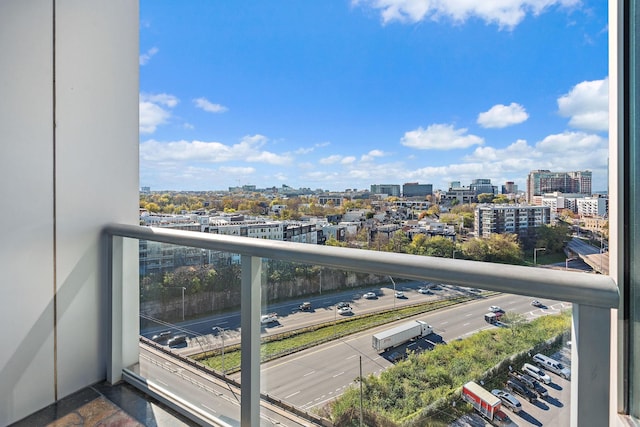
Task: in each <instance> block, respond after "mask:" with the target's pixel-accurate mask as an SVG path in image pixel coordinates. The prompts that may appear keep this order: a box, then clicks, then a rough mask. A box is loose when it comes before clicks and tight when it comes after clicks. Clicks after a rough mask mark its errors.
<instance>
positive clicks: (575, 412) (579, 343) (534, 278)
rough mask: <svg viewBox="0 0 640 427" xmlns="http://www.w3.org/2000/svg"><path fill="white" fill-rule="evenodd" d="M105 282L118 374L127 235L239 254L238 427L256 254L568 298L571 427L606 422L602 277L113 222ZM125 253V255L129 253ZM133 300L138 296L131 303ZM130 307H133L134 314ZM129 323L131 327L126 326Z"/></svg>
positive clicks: (256, 320) (250, 350) (249, 384)
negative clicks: (239, 372) (239, 366)
mask: <svg viewBox="0 0 640 427" xmlns="http://www.w3.org/2000/svg"><path fill="white" fill-rule="evenodd" d="M105 236H106V258H107V266H106V268H107V273H108V274H107V276H108V282H109V283H108V287H109V290H110V293H111V316H112V318H111V323H112V328H111V351H110V353H109V354H110V363H109V370H108V380H109V381H110V382H117V381H120V380H122V379H123V372H124V370H125V368H126V367H127V366H129V365H130V364H132V363H134V362H135V359H136V356H137V355H135V356H132V351H131V349H133V348H137V342H138V336H137V334H132V333H131V332H130V331H131V330H137V329H136V328H131V327H127V322H133V321H137V318H138V317H137V316H138V313H137V311H136V310H138V307H137V305H136V304H132V303H131V302H130V301H127V300H126V298H125V297H124V289H125V285H126V277H125V276H126V274H124V273H123V266H124V265H126V264H127V263H131V262H133V261H135V262H136V263H137V258H136V259H135V260H131V259H127V258H126V257H127V251H126V250H125V247H126V245H125V243H124V241H125V238H133V239H141V240H149V241H156V242H162V243H169V244H175V245H181V246H189V247H194V248H200V249H209V250H216V251H224V252H229V253H235V254H240V256H241V263H242V267H241V271H242V273H241V275H242V277H241V309H240V312H241V325H240V327H241V342H242V356H241V387H242V388H241V396H242V399H241V407H240V415H241V425H242V426H256V427H257V426H258V425H259V424H260V315H261V305H260V303H261V299H260V292H261V287H260V284H261V282H260V280H261V269H262V263H261V259H262V258H270V259H277V260H285V261H290V262H296V263H306V264H315V265H320V266H325V267H331V268H337V269H344V270H350V271H355V272H363V273H374V274H380V275H385V276H392V277H401V278H406V279H415V280H423V281H432V282H442V283H456V284H458V285H461V286H468V287H474V288H482V289H486V290H489V291H497V292H505V293H509V294H516V295H526V296H532V297H537V298H549V299H554V300H561V301H567V302H571V303H572V304H573V321H572V341H573V343H572V350H571V352H572V357H571V359H572V371H573V373H574V374H573V375H572V378H571V425H573V426H578V425H579V426H603V425H608V424H609V419H610V413H609V411H610V407H609V394H610V393H609V391H610V390H609V388H610V334H611V309H612V308H617V307H618V298H619V295H618V288H617V286H616V284H615V282H614V281H613V280H612V279H611V278H610V277H608V276H602V275H597V274H585V273H573V272H566V271H559V270H551V269H536V270H535V271H532V269H531V267H522V266H513V265H503V264H491V263H483V262H475V261H466V260H454V259H445V258H434V257H424V256H416V255H407V254H397V253H387V252H376V251H368V250H360V249H351V248H340V247H327V246H318V245H311V244H303V243H291V242H282V241H272V240H263V239H253V238H246V237H245V238H243V237H235V236H225V235H216V234H207V233H199V232H191V231H179V230H172V229H166V228H148V227H141V226H133V225H120V224H114V225H110V226H108V227H106V229H105ZM130 255H131V254H129V256H130ZM136 303H137V301H136ZM133 311H136V312H133ZM129 326H130V325H129Z"/></svg>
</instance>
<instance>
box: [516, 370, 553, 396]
mask: <svg viewBox="0 0 640 427" xmlns="http://www.w3.org/2000/svg"><path fill="white" fill-rule="evenodd" d="M516 374H517V375H518V379H519V380H520V381H522V383H523V384H524V385H526V386H527V388H529V390H531V391H533V392H535V393H536V394H537V395H538V396H540V397H542V398H545V397H549V391H548V390H547V389H546V388H545V387H544V386H543V385H542V384H540V383H539V382H538V380H536V379H535V378H533V377H532V376H531V375H529V374H523V373H521V372H517V373H516Z"/></svg>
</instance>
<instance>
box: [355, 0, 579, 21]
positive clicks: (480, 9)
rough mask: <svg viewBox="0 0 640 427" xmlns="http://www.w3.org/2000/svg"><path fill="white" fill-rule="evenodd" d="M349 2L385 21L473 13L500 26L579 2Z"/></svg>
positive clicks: (454, 17)
mask: <svg viewBox="0 0 640 427" xmlns="http://www.w3.org/2000/svg"><path fill="white" fill-rule="evenodd" d="M352 3H353V4H356V5H357V4H365V5H369V6H370V7H372V8H374V9H378V10H380V14H381V17H382V21H383V22H384V23H385V24H386V23H389V22H392V21H399V22H408V23H415V22H420V21H423V20H426V19H431V20H433V21H438V20H440V19H442V18H446V19H450V20H451V21H453V22H456V23H460V22H465V21H466V20H467V19H469V18H472V17H473V18H479V19H481V20H483V21H485V22H486V23H488V24H497V25H498V26H499V27H500V28H513V27H515V26H516V25H518V24H519V23H520V22H521V21H522V20H523V19H524V17H525V16H526V15H527V14H528V13H530V14H532V15H538V14H540V13H542V12H543V11H545V10H546V9H548V8H550V7H552V6H560V7H572V6H578V5H579V4H580V0H482V1H477V0H352Z"/></svg>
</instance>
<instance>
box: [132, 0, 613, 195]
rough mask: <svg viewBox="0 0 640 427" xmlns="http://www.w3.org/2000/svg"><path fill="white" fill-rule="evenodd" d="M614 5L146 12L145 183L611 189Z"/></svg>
mask: <svg viewBox="0 0 640 427" xmlns="http://www.w3.org/2000/svg"><path fill="white" fill-rule="evenodd" d="M606 8H607V3H606V2H602V1H595V0H583V1H579V0H483V1H474V0H446V1H437V0H353V1H352V0H324V1H312V0H297V1H294V0H287V1H284V0H273V1H259V0H249V1H243V0H239V1H222V0H190V1H188V2H177V1H170V0H141V1H140V19H141V25H140V185H141V186H150V187H151V189H152V190H226V189H227V188H228V187H230V186H237V185H245V184H254V185H256V186H258V187H259V188H264V187H271V186H276V187H280V186H281V185H283V184H286V185H289V186H292V187H296V188H297V187H309V188H312V189H317V188H322V189H326V190H335V191H342V190H345V189H348V188H351V189H353V188H356V189H369V188H370V186H371V184H400V185H401V184H404V183H406V182H419V183H421V184H433V186H434V189H446V188H447V187H448V185H449V182H451V181H460V182H461V184H462V185H469V184H470V183H471V180H472V179H475V178H490V179H491V181H492V183H493V184H494V185H502V184H504V182H505V181H514V182H515V183H516V184H518V185H519V187H520V189H522V190H524V188H525V181H526V176H527V174H528V172H529V171H531V170H534V169H549V170H552V171H573V170H587V169H588V170H591V171H593V190H594V191H599V190H606V186H607V184H606V180H607V158H608V154H607V153H608V133H607V125H608V124H607V103H608V69H607V67H608V59H607V47H608V46H607V44H608V30H607V9H606Z"/></svg>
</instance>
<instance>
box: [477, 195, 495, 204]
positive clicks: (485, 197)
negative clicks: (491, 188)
mask: <svg viewBox="0 0 640 427" xmlns="http://www.w3.org/2000/svg"><path fill="white" fill-rule="evenodd" d="M492 201H493V194H492V193H482V194H478V203H491V202H492Z"/></svg>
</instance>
